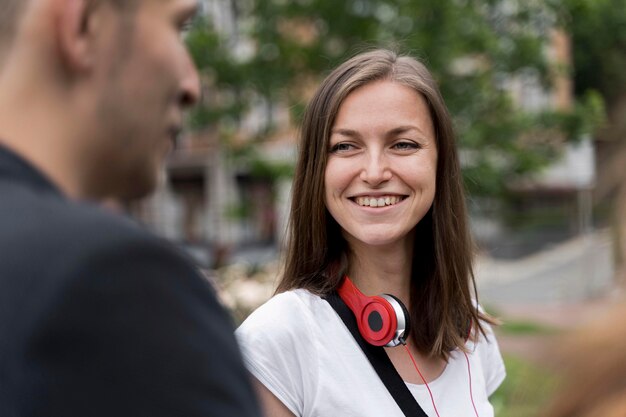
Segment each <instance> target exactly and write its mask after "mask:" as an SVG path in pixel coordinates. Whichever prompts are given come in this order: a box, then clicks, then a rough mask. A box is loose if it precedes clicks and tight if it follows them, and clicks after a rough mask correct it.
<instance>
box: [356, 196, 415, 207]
mask: <svg viewBox="0 0 626 417" xmlns="http://www.w3.org/2000/svg"><path fill="white" fill-rule="evenodd" d="M403 199H404V197H398V196H384V197H356V198H355V199H354V200H355V201H356V203H357V204H358V205H359V206H363V207H384V206H393V205H394V204H396V203H399V202H400V201H402V200H403Z"/></svg>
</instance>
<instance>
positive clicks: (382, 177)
mask: <svg viewBox="0 0 626 417" xmlns="http://www.w3.org/2000/svg"><path fill="white" fill-rule="evenodd" d="M364 163H365V165H364V166H363V169H362V171H361V180H363V181H365V182H366V183H368V184H369V185H372V186H376V185H379V184H381V183H383V182H385V181H389V180H390V179H391V176H392V174H391V167H390V165H389V159H388V158H387V157H386V156H385V155H384V154H383V153H375V154H370V155H368V157H367V158H366V160H365V162H364Z"/></svg>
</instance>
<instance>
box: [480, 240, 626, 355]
mask: <svg viewBox="0 0 626 417" xmlns="http://www.w3.org/2000/svg"><path fill="white" fill-rule="evenodd" d="M615 277H616V271H615V270H614V262H613V253H612V244H611V240H610V235H609V233H608V232H607V231H604V230H600V231H596V232H594V233H590V234H588V235H585V236H580V237H577V238H575V239H571V240H569V241H566V242H564V243H561V244H559V245H555V246H553V247H552V248H550V249H548V250H544V251H542V252H540V253H537V254H533V255H530V256H527V257H524V258H522V259H517V260H502V259H493V258H488V257H485V256H482V257H479V258H478V261H477V264H476V283H477V287H478V293H479V297H480V302H481V304H482V305H484V306H485V307H486V308H487V310H488V311H492V312H494V313H495V314H497V315H498V317H500V318H501V319H502V320H503V321H504V322H505V323H507V322H509V323H513V322H517V323H519V322H523V323H533V324H537V325H539V326H541V327H543V328H547V329H551V331H548V332H526V333H524V332H518V333H511V332H505V331H503V330H496V332H497V333H498V342H499V344H500V348H501V350H502V351H503V352H504V353H508V354H514V355H517V356H520V357H523V358H526V359H529V360H531V361H534V362H537V363H539V364H542V365H543V364H546V365H549V364H550V363H551V362H552V359H553V358H554V355H556V354H557V352H558V347H559V345H561V344H563V341H564V340H566V337H567V335H568V334H569V333H571V332H574V331H575V330H576V329H579V328H581V327H584V326H589V325H593V323H594V322H596V321H598V320H602V317H603V316H605V315H607V314H610V312H611V310H612V309H613V308H614V307H615V306H616V305H617V304H620V303H625V302H626V299H625V296H626V294H625V293H626V291H625V290H624V288H623V286H622V285H620V284H618V283H617V282H616V279H615Z"/></svg>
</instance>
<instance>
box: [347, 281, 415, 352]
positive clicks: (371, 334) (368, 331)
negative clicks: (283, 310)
mask: <svg viewBox="0 0 626 417" xmlns="http://www.w3.org/2000/svg"><path fill="white" fill-rule="evenodd" d="M338 292H339V296H340V297H341V299H342V300H343V301H344V302H345V303H346V304H347V306H348V307H349V308H350V310H352V312H353V313H354V315H355V316H356V321H357V325H358V327H359V332H360V333H361V336H363V339H365V340H366V341H367V342H368V343H370V344H372V345H374V346H389V347H392V346H398V345H399V344H404V341H405V340H406V338H407V337H408V335H409V329H410V325H409V312H408V311H407V309H406V307H404V305H403V304H402V302H401V301H400V300H398V299H397V298H396V297H394V296H393V295H389V294H382V295H375V296H373V297H368V296H367V295H365V294H363V293H362V292H361V291H359V289H358V288H357V287H355V286H354V284H353V283H352V281H350V278H348V277H347V276H346V277H345V278H344V280H343V282H342V283H341V285H340V286H339V289H338Z"/></svg>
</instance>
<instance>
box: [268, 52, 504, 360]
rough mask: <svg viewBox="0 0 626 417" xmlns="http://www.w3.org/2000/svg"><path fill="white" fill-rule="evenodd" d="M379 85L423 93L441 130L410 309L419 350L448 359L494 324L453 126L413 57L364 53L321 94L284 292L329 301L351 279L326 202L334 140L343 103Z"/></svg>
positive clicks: (305, 149)
mask: <svg viewBox="0 0 626 417" xmlns="http://www.w3.org/2000/svg"><path fill="white" fill-rule="evenodd" d="M378 80H388V81H392V82H396V83H399V84H402V85H405V86H408V87H410V88H412V89H414V90H415V91H417V92H418V93H419V94H421V95H422V96H423V97H424V98H425V99H426V102H427V103H428V107H429V110H430V116H431V119H432V122H433V126H434V130H435V136H436V144H437V153H438V162H437V178H436V181H437V187H436V191H435V198H434V201H433V205H432V207H431V209H430V210H429V212H428V213H427V214H426V216H425V217H424V218H423V219H422V220H421V221H420V222H419V223H418V225H417V226H416V232H417V233H416V234H415V246H414V255H413V268H412V278H411V294H410V306H409V311H410V314H411V323H412V329H411V334H412V336H411V338H412V340H413V342H414V344H415V346H416V348H417V349H418V350H419V351H420V352H422V353H425V354H432V355H437V356H441V357H444V358H447V357H448V354H449V352H450V351H452V350H454V349H455V348H457V347H458V348H460V349H464V345H465V338H466V337H467V335H468V332H469V328H470V324H473V328H474V329H477V330H479V331H480V332H482V333H484V330H483V327H482V326H481V321H487V322H489V323H493V319H491V318H490V317H488V316H487V315H485V314H483V313H482V312H480V311H478V309H477V307H476V304H475V302H474V301H473V300H472V295H474V296H475V290H474V293H472V289H473V288H475V283H474V275H473V271H472V251H473V247H472V241H471V237H470V234H469V230H468V224H467V222H468V221H467V210H466V207H465V194H464V190H463V183H462V176H461V170H460V165H459V159H458V155H457V150H456V145H455V138H454V132H453V129H452V121H451V119H450V115H449V114H448V110H447V108H446V105H445V103H444V101H443V98H442V97H441V94H440V92H439V89H438V87H437V84H436V82H435V81H434V79H433V77H432V75H431V74H430V72H429V71H428V69H427V68H426V67H425V66H424V65H423V64H422V63H420V62H419V61H417V60H416V59H414V58H412V57H409V56H399V55H397V54H396V53H394V52H392V51H388V50H381V49H378V50H374V51H371V52H366V53H362V54H359V55H357V56H355V57H353V58H352V59H350V60H348V61H346V62H345V63H343V64H342V65H340V66H339V67H337V68H336V69H335V70H334V71H332V72H331V73H330V75H329V76H328V77H327V78H326V79H325V80H324V81H323V82H322V83H321V85H320V87H319V88H318V90H317V92H316V93H315V95H314V96H313V98H312V100H311V102H310V103H309V105H308V107H307V109H306V111H305V114H304V118H303V122H302V127H301V132H300V148H299V156H298V162H297V165H296V171H295V176H294V181H293V193H292V202H291V212H290V223H289V241H288V246H287V251H286V260H285V270H284V274H283V277H282V279H281V281H280V283H279V285H278V288H277V290H276V291H277V292H283V291H287V290H291V289H295V288H305V289H307V290H309V291H311V292H313V293H315V294H319V295H323V294H327V293H329V292H330V291H333V290H334V289H336V288H337V286H338V285H339V284H340V282H341V279H342V278H343V275H344V273H345V271H346V269H347V256H346V254H347V252H348V250H349V248H348V247H347V244H346V242H345V240H344V238H343V237H342V233H341V228H340V226H339V225H338V224H337V222H335V220H334V219H333V218H332V216H331V215H330V214H329V213H328V211H327V209H326V206H325V202H324V201H325V200H324V171H325V169H326V161H327V157H328V141H329V138H330V132H331V129H332V126H333V124H334V122H335V117H336V115H337V112H338V110H339V107H340V106H341V103H342V102H343V100H344V99H345V98H346V97H347V96H348V95H349V94H350V93H351V92H352V91H354V90H356V89H357V88H359V87H362V86H364V85H366V84H368V83H371V82H373V81H378ZM476 334H477V333H476V332H472V337H475V336H476Z"/></svg>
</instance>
